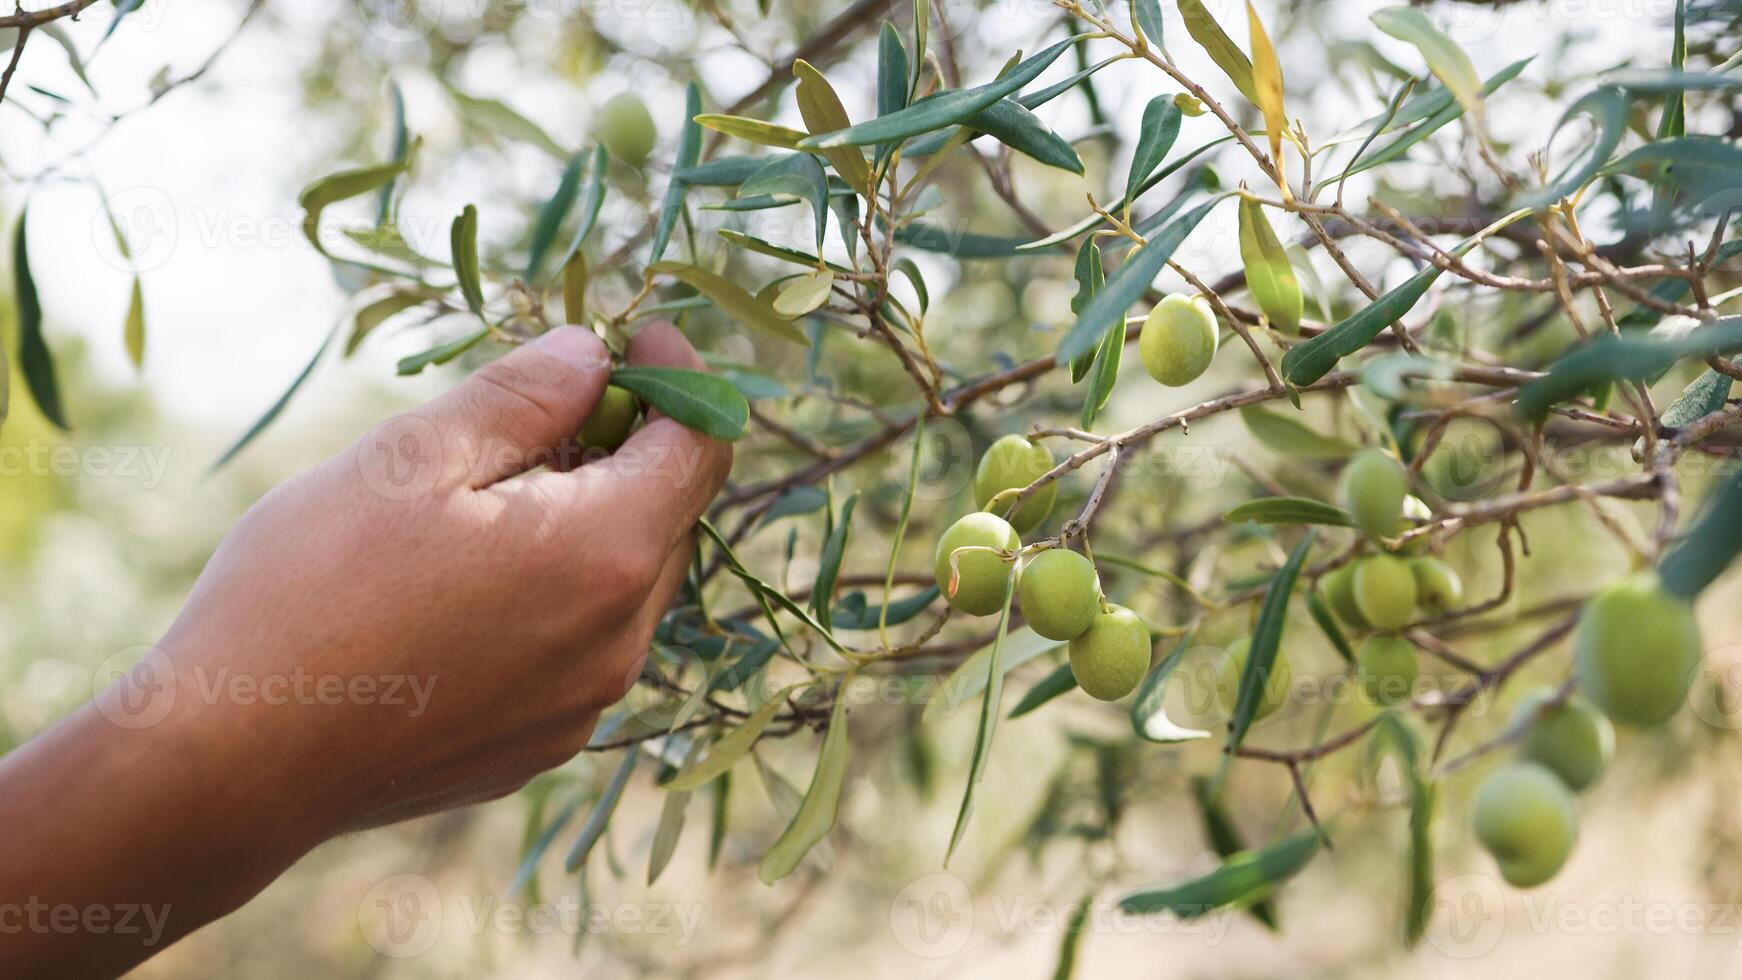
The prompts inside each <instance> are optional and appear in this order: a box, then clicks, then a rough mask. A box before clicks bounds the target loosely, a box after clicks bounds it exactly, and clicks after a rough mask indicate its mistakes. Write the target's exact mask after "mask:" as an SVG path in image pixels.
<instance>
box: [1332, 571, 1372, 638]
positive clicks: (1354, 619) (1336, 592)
mask: <svg viewBox="0 0 1742 980" xmlns="http://www.w3.org/2000/svg"><path fill="white" fill-rule="evenodd" d="M1359 564H1360V563H1359V562H1350V563H1349V564H1347V565H1340V566H1338V567H1337V568H1334V569H1332V570H1331V572H1330V574H1328V575H1326V576H1325V577H1324V578H1323V579H1321V580H1320V582H1321V584H1323V585H1324V587H1325V602H1327V603H1329V604H1330V607H1331V611H1332V612H1334V613H1336V614H1337V618H1338V619H1341V620H1342V621H1343V622H1344V623H1345V624H1347V625H1349V626H1353V627H1354V628H1355V629H1358V630H1364V629H1372V628H1373V624H1371V623H1369V622H1367V617H1366V616H1363V615H1361V607H1360V606H1359V605H1357V604H1356V602H1355V568H1356V566H1358V565H1359Z"/></svg>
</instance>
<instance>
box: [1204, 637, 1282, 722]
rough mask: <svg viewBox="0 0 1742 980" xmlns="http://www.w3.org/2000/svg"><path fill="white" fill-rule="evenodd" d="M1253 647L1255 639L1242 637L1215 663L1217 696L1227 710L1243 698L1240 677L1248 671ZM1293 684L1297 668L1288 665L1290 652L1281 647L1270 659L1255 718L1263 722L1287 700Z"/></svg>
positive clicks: (1230, 709)
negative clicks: (1248, 661) (1268, 670)
mask: <svg viewBox="0 0 1742 980" xmlns="http://www.w3.org/2000/svg"><path fill="white" fill-rule="evenodd" d="M1251 648H1252V638H1251V637H1250V636H1247V637H1242V638H1241V639H1239V640H1237V641H1235V642H1234V643H1233V644H1232V645H1230V646H1229V647H1228V653H1227V655H1226V656H1224V657H1223V658H1222V661H1221V663H1219V664H1217V665H1216V699H1217V700H1219V701H1221V702H1222V707H1223V708H1225V709H1227V710H1228V711H1233V710H1234V703H1235V701H1236V700H1238V698H1239V697H1240V677H1241V675H1243V674H1245V673H1246V654H1247V653H1248V652H1249V651H1250V650H1251ZM1293 684H1294V669H1293V668H1291V667H1290V666H1289V665H1288V654H1286V653H1284V652H1283V651H1282V650H1280V649H1279V650H1277V651H1276V659H1275V660H1272V661H1271V662H1270V676H1269V677H1267V678H1265V680H1264V694H1263V696H1262V697H1260V698H1259V699H1258V711H1257V712H1256V713H1255V714H1254V715H1253V716H1252V720H1253V721H1263V720H1264V719H1266V718H1268V717H1270V716H1271V715H1273V714H1275V713H1276V709H1277V708H1280V707H1282V703H1283V702H1284V701H1287V700H1288V693H1289V688H1290V687H1291V686H1292V685H1293Z"/></svg>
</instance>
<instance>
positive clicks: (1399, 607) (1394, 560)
mask: <svg viewBox="0 0 1742 980" xmlns="http://www.w3.org/2000/svg"><path fill="white" fill-rule="evenodd" d="M1353 591H1354V593H1355V605H1356V606H1357V607H1359V608H1360V610H1361V615H1362V616H1363V617H1365V618H1366V620H1367V622H1369V623H1372V624H1373V628H1374V629H1381V630H1396V629H1402V628H1403V627H1404V625H1405V624H1407V623H1408V622H1409V620H1410V618H1411V617H1413V616H1414V615H1415V573H1414V572H1411V571H1410V570H1409V563H1408V562H1406V561H1404V560H1403V559H1402V558H1398V557H1396V556H1394V555H1374V556H1373V557H1371V558H1367V559H1364V560H1363V561H1362V562H1361V563H1360V564H1359V565H1357V566H1355V580H1354V589H1353Z"/></svg>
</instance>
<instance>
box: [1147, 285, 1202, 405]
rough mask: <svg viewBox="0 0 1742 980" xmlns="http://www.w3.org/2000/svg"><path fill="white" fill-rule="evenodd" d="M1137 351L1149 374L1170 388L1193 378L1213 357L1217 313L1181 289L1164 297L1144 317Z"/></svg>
mask: <svg viewBox="0 0 1742 980" xmlns="http://www.w3.org/2000/svg"><path fill="white" fill-rule="evenodd" d="M1137 353H1138V356H1140V357H1142V358H1143V369H1144V370H1146V371H1148V372H1149V376H1150V377H1152V378H1154V379H1155V380H1157V381H1159V382H1161V383H1162V384H1164V385H1167V386H1168V387H1170V388H1178V387H1180V386H1181V385H1187V384H1191V383H1192V382H1193V381H1196V380H1197V378H1198V376H1199V375H1201V374H1203V373H1204V372H1205V371H1207V370H1209V368H1210V362H1211V361H1212V360H1214V359H1215V357H1216V315H1215V314H1214V313H1212V312H1210V304H1209V303H1208V302H1206V301H1204V300H1203V299H1201V298H1200V299H1192V298H1190V297H1188V296H1186V295H1185V294H1183V293H1173V294H1171V295H1168V296H1165V297H1163V298H1162V301H1161V302H1160V303H1157V304H1156V305H1155V308H1154V309H1152V310H1150V311H1149V316H1147V317H1145V318H1144V320H1143V331H1142V333H1140V334H1138V336H1137Z"/></svg>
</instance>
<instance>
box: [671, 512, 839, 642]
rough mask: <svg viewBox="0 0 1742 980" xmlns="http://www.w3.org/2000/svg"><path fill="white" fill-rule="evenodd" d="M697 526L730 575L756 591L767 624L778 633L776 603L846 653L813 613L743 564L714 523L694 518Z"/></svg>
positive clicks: (778, 623) (778, 624) (778, 622)
mask: <svg viewBox="0 0 1742 980" xmlns="http://www.w3.org/2000/svg"><path fill="white" fill-rule="evenodd" d="M696 526H697V527H699V528H701V529H702V533H704V534H706V535H707V536H708V537H709V538H710V539H712V540H713V542H714V544H715V546H716V547H718V548H719V549H720V554H721V555H723V556H725V559H726V567H727V568H728V569H729V570H730V571H731V572H732V574H733V575H736V576H737V577H738V579H739V581H741V582H743V583H744V584H745V585H747V586H749V587H750V589H751V591H752V592H754V593H755V595H756V599H757V601H758V602H759V603H761V604H762V607H763V612H764V615H765V616H766V617H767V619H768V622H769V625H770V626H772V627H773V628H774V630H775V631H776V632H777V633H778V632H779V631H780V621H779V620H777V619H776V618H775V617H774V610H773V606H779V607H780V608H781V609H783V610H785V611H786V612H789V613H791V614H792V615H793V616H794V617H796V618H797V619H798V620H799V621H800V622H802V623H804V624H805V625H806V626H809V627H810V628H811V629H813V630H816V631H817V633H818V634H819V635H821V636H822V638H823V640H824V641H825V642H827V643H828V645H829V646H830V648H831V649H833V650H835V651H836V652H837V653H841V652H845V650H846V648H845V647H843V646H842V645H841V641H840V640H837V639H835V634H834V633H833V632H831V631H829V630H826V629H824V628H823V624H821V623H819V622H817V621H816V617H814V616H812V615H811V614H810V612H809V611H808V610H806V609H805V608H804V607H803V606H801V605H799V604H798V603H796V602H794V601H792V597H791V596H788V595H787V594H786V593H785V592H782V591H781V590H779V589H776V588H775V587H774V586H772V585H769V584H768V583H767V582H764V581H763V580H762V579H760V578H758V577H757V575H756V573H754V572H752V571H750V569H749V568H747V567H745V565H744V562H743V561H741V560H740V559H739V558H738V555H737V553H736V552H734V551H733V550H732V545H731V543H730V542H728V541H727V540H726V537H725V535H723V534H721V533H720V531H719V529H718V528H716V527H714V525H713V524H711V523H709V522H708V521H707V520H706V519H703V520H700V521H697V522H696Z"/></svg>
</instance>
